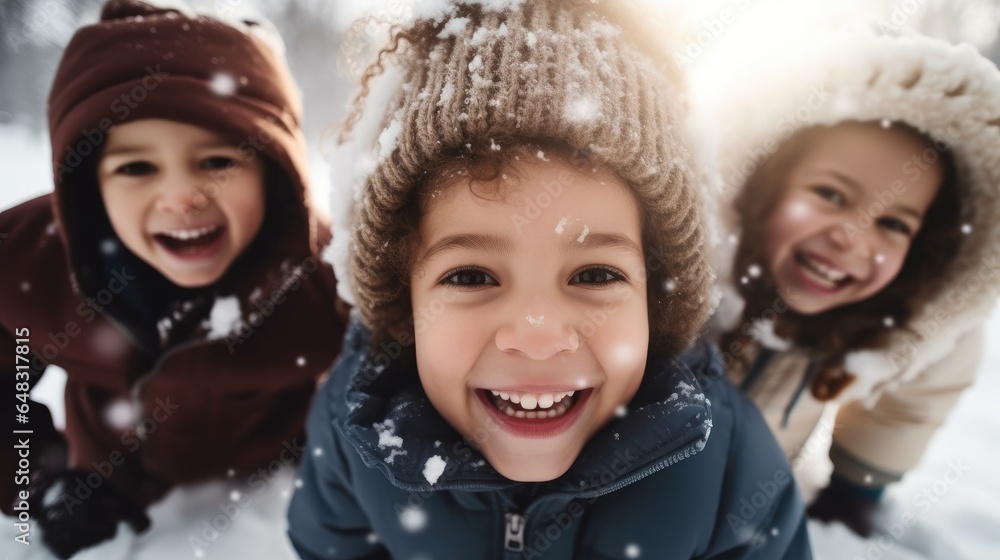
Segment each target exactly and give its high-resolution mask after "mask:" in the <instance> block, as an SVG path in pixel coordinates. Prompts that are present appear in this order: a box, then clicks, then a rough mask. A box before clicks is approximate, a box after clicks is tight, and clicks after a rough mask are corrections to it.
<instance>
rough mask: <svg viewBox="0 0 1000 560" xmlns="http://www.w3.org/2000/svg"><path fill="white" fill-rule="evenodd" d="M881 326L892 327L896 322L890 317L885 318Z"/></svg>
mask: <svg viewBox="0 0 1000 560" xmlns="http://www.w3.org/2000/svg"><path fill="white" fill-rule="evenodd" d="M882 324H883V325H885V326H886V327H893V326H895V325H896V320H895V319H893V318H892V317H886V318H885V319H882Z"/></svg>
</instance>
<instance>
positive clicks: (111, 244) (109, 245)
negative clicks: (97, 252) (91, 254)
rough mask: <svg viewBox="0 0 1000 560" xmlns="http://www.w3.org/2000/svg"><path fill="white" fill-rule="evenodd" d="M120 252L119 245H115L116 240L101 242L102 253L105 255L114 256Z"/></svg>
mask: <svg viewBox="0 0 1000 560" xmlns="http://www.w3.org/2000/svg"><path fill="white" fill-rule="evenodd" d="M117 251H118V244H117V243H115V240H114V239H105V240H104V241H101V252H102V253H104V254H105V255H108V256H110V255H113V254H115V252H117Z"/></svg>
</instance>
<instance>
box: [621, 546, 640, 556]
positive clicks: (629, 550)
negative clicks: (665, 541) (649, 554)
mask: <svg viewBox="0 0 1000 560" xmlns="http://www.w3.org/2000/svg"><path fill="white" fill-rule="evenodd" d="M641 554H642V550H641V549H640V548H639V545H637V544H635V543H633V544H629V545H628V546H626V547H625V557H626V558H638V557H639V556H640V555H641Z"/></svg>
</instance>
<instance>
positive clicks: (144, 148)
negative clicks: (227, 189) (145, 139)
mask: <svg viewBox="0 0 1000 560" xmlns="http://www.w3.org/2000/svg"><path fill="white" fill-rule="evenodd" d="M153 148H154V147H153V146H152V145H149V144H139V145H135V144H132V145H127V146H122V147H120V148H114V149H110V150H105V151H104V153H103V154H102V155H103V156H104V157H107V156H121V155H130V154H141V153H145V152H148V151H150V150H152V149H153ZM217 148H232V149H234V150H238V149H239V148H237V147H236V146H234V145H232V144H230V143H228V142H225V141H221V140H220V141H214V140H212V141H208V142H202V143H200V144H196V145H195V146H194V149H195V150H213V149H217Z"/></svg>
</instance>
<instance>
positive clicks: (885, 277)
mask: <svg viewBox="0 0 1000 560" xmlns="http://www.w3.org/2000/svg"><path fill="white" fill-rule="evenodd" d="M908 252H909V245H907V247H905V248H893V249H888V250H884V251H881V252H880V253H879V254H881V255H884V256H885V261H884V262H882V264H880V265H878V268H877V270H876V271H875V275H874V276H873V277H872V282H871V284H870V285H869V286H868V289H867V290H866V292H868V296H869V297H870V296H873V295H875V294H877V293H879V292H881V291H882V290H884V289H885V288H886V286H888V285H889V284H891V283H892V281H893V280H895V279H896V276H898V275H899V271H900V270H902V269H903V264H904V262H905V261H906V255H907V254H908Z"/></svg>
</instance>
